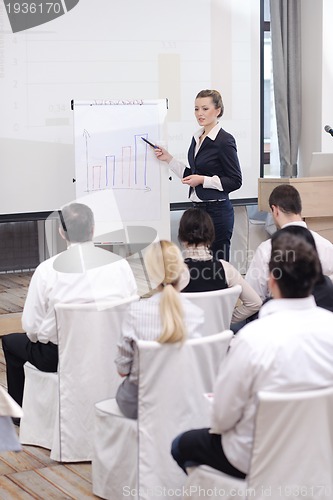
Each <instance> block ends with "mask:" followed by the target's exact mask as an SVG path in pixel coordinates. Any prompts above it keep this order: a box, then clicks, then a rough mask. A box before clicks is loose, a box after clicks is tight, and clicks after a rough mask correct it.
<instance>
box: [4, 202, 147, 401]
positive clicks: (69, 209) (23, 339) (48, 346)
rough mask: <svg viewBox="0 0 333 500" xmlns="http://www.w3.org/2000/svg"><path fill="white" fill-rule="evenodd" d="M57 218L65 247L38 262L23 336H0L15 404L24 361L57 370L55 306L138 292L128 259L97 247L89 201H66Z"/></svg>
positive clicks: (21, 390) (45, 368)
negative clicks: (66, 203) (83, 202)
mask: <svg viewBox="0 0 333 500" xmlns="http://www.w3.org/2000/svg"><path fill="white" fill-rule="evenodd" d="M60 221H61V225H60V226H59V232H60V235H61V236H62V238H64V239H65V240H66V243H67V245H68V248H67V250H65V251H64V252H62V253H61V254H59V255H56V256H54V257H51V258H50V259H48V260H46V261H44V262H42V263H41V264H40V265H39V266H38V267H37V269H36V271H35V272H34V274H33V276H32V278H31V282H30V285H29V290H28V294H27V298H26V301H25V305H24V310H23V315H22V326H23V328H24V330H25V331H26V334H22V333H12V334H9V335H6V336H4V337H3V339H2V345H3V351H4V355H5V358H6V372H7V384H8V392H9V394H10V395H11V396H12V398H13V399H15V401H16V402H17V403H18V404H19V405H22V398H23V388H24V369H23V366H24V363H25V362H26V361H29V362H30V363H31V364H33V365H34V366H36V367H37V368H38V369H39V370H42V371H46V372H56V371H57V367H58V346H57V331H56V319H55V311H54V306H55V304H57V303H60V302H62V303H71V302H80V303H87V302H95V301H98V300H103V301H104V300H105V301H106V300H117V299H122V298H126V297H130V296H134V295H136V293H137V285H136V281H135V278H134V275H133V273H132V270H131V268H130V266H129V264H128V262H127V261H126V260H124V259H120V258H118V257H117V256H114V255H113V254H110V252H107V251H103V250H101V249H99V248H95V246H94V243H93V241H92V238H93V233H94V216H93V212H92V211H91V209H90V208H89V207H88V206H87V205H84V204H82V203H71V204H70V205H67V206H66V207H64V208H63V209H62V211H61V217H60Z"/></svg>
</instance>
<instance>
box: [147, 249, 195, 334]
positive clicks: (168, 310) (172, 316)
mask: <svg viewBox="0 0 333 500" xmlns="http://www.w3.org/2000/svg"><path fill="white" fill-rule="evenodd" d="M144 259H145V264H146V270H147V273H148V275H149V278H150V279H151V280H152V282H153V283H154V284H155V285H157V287H158V288H160V289H161V294H162V295H161V300H160V314H161V323H162V332H161V335H160V337H159V338H158V339H157V341H158V342H160V343H161V344H164V343H174V342H183V341H184V340H185V339H186V327H185V323H184V311H183V308H182V304H181V300H180V297H179V291H178V290H177V285H178V283H179V280H180V277H181V275H182V273H183V272H184V271H185V269H186V265H185V263H184V260H183V257H182V254H181V252H180V250H179V248H178V247H177V246H176V245H175V244H174V243H172V242H171V241H166V240H162V241H159V242H158V243H153V244H152V245H151V246H150V247H149V248H148V249H147V251H146V253H145V257H144Z"/></svg>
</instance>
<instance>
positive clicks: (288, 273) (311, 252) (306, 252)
mask: <svg viewBox="0 0 333 500" xmlns="http://www.w3.org/2000/svg"><path fill="white" fill-rule="evenodd" d="M269 271H270V273H272V275H273V277H274V279H275V280H276V281H277V284H278V287H279V290H280V292H281V295H282V297H284V298H286V299H297V298H304V297H308V296H309V295H310V294H311V293H312V290H313V287H314V285H315V283H316V282H317V281H318V278H319V276H320V273H321V265H320V262H319V257H318V253H317V251H316V249H315V248H314V247H313V246H312V245H311V244H309V243H308V242H307V241H305V239H304V238H303V237H299V236H295V235H292V234H290V233H289V232H288V231H285V230H284V229H281V230H280V231H277V232H276V233H274V234H273V236H272V252H271V258H270V261H269Z"/></svg>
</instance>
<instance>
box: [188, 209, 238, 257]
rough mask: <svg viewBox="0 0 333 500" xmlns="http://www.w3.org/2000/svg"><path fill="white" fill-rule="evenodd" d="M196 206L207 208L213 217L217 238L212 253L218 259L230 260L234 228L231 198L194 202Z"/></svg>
mask: <svg viewBox="0 0 333 500" xmlns="http://www.w3.org/2000/svg"><path fill="white" fill-rule="evenodd" d="M193 205H194V206H195V208H200V209H201V210H205V211H206V212H207V213H208V214H209V215H210V216H211V218H212V221H213V223H214V229H215V240H214V242H213V244H212V253H213V255H214V257H216V259H224V260H226V261H228V262H229V257H230V242H231V237H232V232H233V229H234V208H233V206H232V203H231V201H230V200H229V199H226V200H223V201H214V202H210V201H208V202H207V201H206V202H198V203H197V202H194V203H193Z"/></svg>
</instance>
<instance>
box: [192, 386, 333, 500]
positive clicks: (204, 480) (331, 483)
mask: <svg viewBox="0 0 333 500" xmlns="http://www.w3.org/2000/svg"><path fill="white" fill-rule="evenodd" d="M258 400H259V401H258V410H257V417H256V429H255V437H254V446H253V452H252V459H251V467H250V472H249V474H248V476H247V478H246V481H241V480H239V479H236V478H232V477H230V476H227V475H226V474H223V473H221V472H219V471H216V470H215V471H214V469H212V468H210V467H207V466H200V467H196V468H192V469H191V470H190V471H189V472H190V474H189V476H188V479H187V482H186V485H185V490H186V491H187V492H190V493H191V494H189V495H188V496H186V498H192V499H194V500H197V499H199V498H201V497H202V496H203V495H204V494H205V491H206V492H208V490H210V491H212V489H214V488H215V490H214V492H216V493H217V496H214V495H213V496H210V498H221V496H222V498H224V499H226V500H231V499H234V500H243V499H245V498H249V497H251V498H256V499H258V500H267V498H270V499H272V500H281V499H282V498H302V499H305V500H310V499H311V500H324V499H325V500H327V499H328V498H331V497H332V491H333V476H332V470H333V388H326V389H317V390H313V391H302V392H289V393H269V392H264V391H261V392H259V393H258ZM199 491H200V493H201V496H200V495H199V493H198V492H199ZM184 498H185V496H184Z"/></svg>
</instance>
